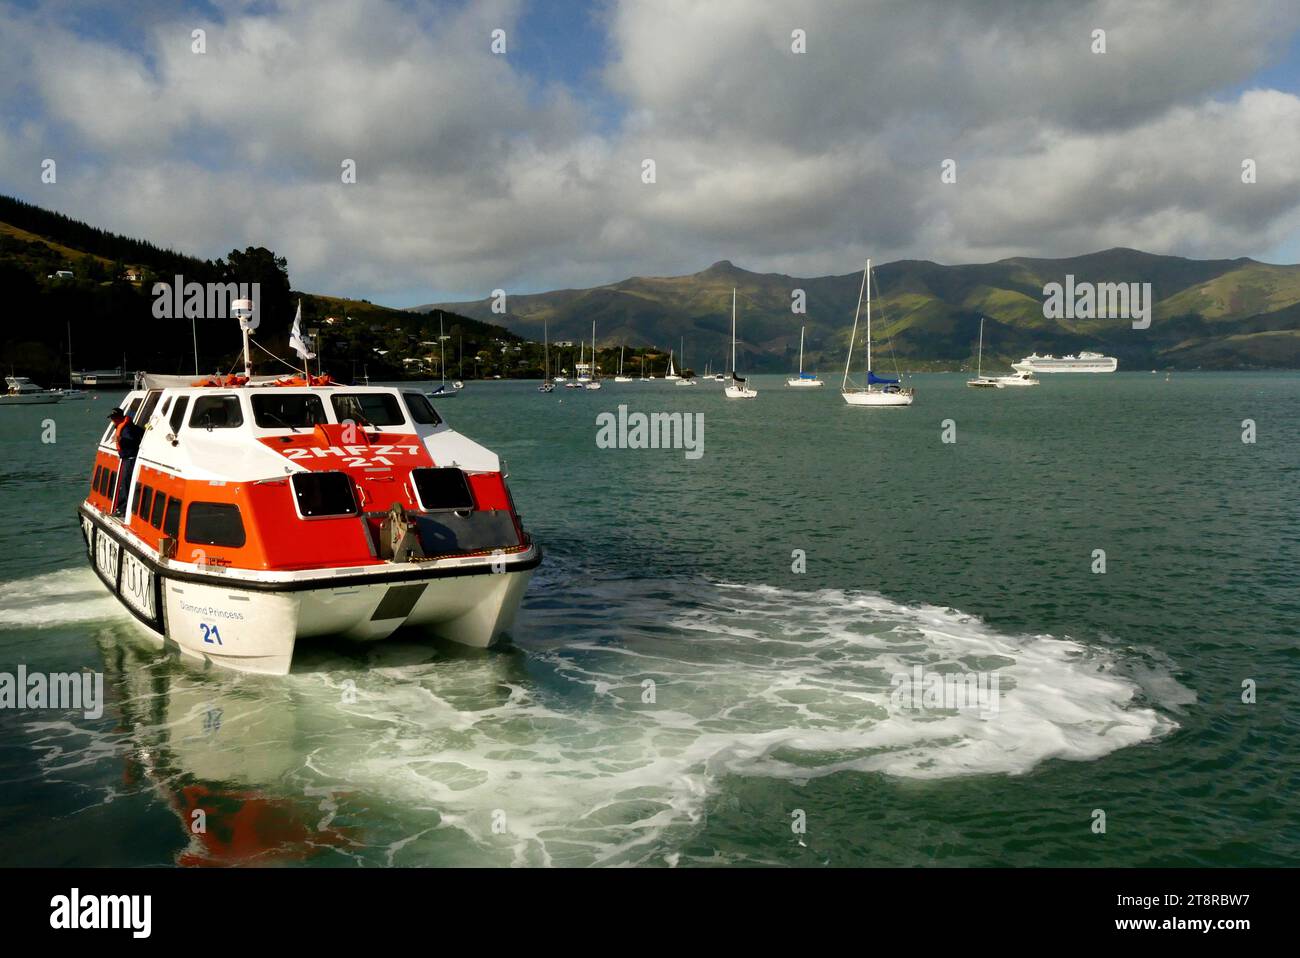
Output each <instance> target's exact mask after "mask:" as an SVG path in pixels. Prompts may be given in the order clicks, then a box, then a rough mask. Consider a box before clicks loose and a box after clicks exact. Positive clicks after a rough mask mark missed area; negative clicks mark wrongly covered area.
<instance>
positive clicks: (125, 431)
mask: <svg viewBox="0 0 1300 958" xmlns="http://www.w3.org/2000/svg"><path fill="white" fill-rule="evenodd" d="M143 438H144V430H143V429H142V428H141V427H139V426H137V425H136V424H135V423H133V422H132V421H131V420H129V419H128V420H127V421H126V422H125V423H123V425H122V428H120V429H119V430H118V431H117V454H118V455H119V456H121V457H122V458H123V459H134V458H135V455H136V453H138V452H139V451H140V440H141V439H143Z"/></svg>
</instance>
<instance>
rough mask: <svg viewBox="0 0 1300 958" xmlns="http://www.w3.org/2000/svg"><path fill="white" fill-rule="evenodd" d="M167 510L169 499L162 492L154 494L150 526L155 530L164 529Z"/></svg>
mask: <svg viewBox="0 0 1300 958" xmlns="http://www.w3.org/2000/svg"><path fill="white" fill-rule="evenodd" d="M165 508H167V497H166V496H165V495H164V494H163V492H162V490H161V489H160V490H158V491H157V492H155V493H154V494H153V509H152V510H151V511H150V513H149V525H151V526H153V527H154V528H155V529H161V528H162V520H163V510H164V509H165Z"/></svg>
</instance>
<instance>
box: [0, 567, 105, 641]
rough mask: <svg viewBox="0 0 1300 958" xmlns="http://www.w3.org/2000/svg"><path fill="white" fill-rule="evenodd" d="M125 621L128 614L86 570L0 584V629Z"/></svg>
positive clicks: (42, 627) (65, 571) (87, 569)
mask: <svg viewBox="0 0 1300 958" xmlns="http://www.w3.org/2000/svg"><path fill="white" fill-rule="evenodd" d="M129 618H130V613H129V612H127V611H126V610H125V609H124V608H122V605H121V603H120V602H118V601H117V599H115V598H113V596H112V595H110V594H109V591H108V589H107V588H106V587H105V586H104V584H103V583H102V582H100V581H99V577H98V576H97V575H95V573H94V572H93V571H92V570H91V569H89V568H85V567H83V568H77V569H61V570H59V571H58V572H49V573H46V574H44V575H38V576H34V577H32V578H30V579H16V580H13V581H10V582H0V629H47V628H57V627H60V626H67V625H81V624H87V623H92V622H111V621H115V620H123V621H124V620H127V619H129Z"/></svg>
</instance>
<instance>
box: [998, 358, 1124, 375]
mask: <svg viewBox="0 0 1300 958" xmlns="http://www.w3.org/2000/svg"><path fill="white" fill-rule="evenodd" d="M1011 368H1012V369H1014V370H1016V371H1017V372H1022V373H1039V374H1040V375H1041V374H1042V373H1113V372H1114V371H1115V370H1116V369H1118V368H1119V360H1118V359H1116V358H1115V357H1113V356H1105V357H1103V358H1101V359H1052V358H1046V359H1043V358H1038V359H1035V358H1033V357H1026V358H1025V359H1022V360H1021V361H1020V362H1018V363H1012V364H1011Z"/></svg>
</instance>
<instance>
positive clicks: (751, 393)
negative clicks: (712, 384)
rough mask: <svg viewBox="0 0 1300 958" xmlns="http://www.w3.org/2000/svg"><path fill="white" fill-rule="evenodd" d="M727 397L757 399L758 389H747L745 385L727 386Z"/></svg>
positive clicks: (725, 391)
mask: <svg viewBox="0 0 1300 958" xmlns="http://www.w3.org/2000/svg"><path fill="white" fill-rule="evenodd" d="M723 392H724V393H726V396H727V398H728V399H757V398H758V390H757V389H749V388H747V387H745V386H728V387H727V388H726V389H725V390H723Z"/></svg>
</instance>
